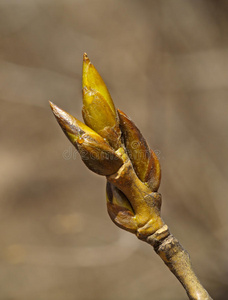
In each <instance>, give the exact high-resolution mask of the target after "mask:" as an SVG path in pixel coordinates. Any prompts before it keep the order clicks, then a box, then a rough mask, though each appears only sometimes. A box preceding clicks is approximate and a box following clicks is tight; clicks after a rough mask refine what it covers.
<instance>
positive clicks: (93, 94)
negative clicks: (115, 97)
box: [82, 53, 121, 150]
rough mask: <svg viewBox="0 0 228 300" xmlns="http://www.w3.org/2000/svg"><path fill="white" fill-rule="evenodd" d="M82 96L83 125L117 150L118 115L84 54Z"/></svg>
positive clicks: (99, 78) (119, 135)
mask: <svg viewBox="0 0 228 300" xmlns="http://www.w3.org/2000/svg"><path fill="white" fill-rule="evenodd" d="M82 96H83V108H82V115H83V119H84V121H85V124H86V125H87V126H89V127H90V128H92V129H93V130H94V131H96V132H97V133H98V134H99V135H100V136H102V137H103V138H104V139H106V140H107V141H108V142H109V144H110V145H111V146H112V147H113V148H114V149H115V150H117V149H118V148H119V147H120V146H121V142H120V137H121V132H120V129H119V119H118V114H117V112H116V108H115V106H114V103H113V101H112V98H111V96H110V94H109V91H108V89H107V87H106V85H105V83H104V81H103V79H102V78H101V76H100V74H99V73H98V71H97V70H96V68H95V67H94V65H93V64H92V63H91V62H90V60H89V58H88V56H87V54H86V53H84V56H83V69H82Z"/></svg>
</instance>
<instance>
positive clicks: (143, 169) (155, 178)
mask: <svg viewBox="0 0 228 300" xmlns="http://www.w3.org/2000/svg"><path fill="white" fill-rule="evenodd" d="M118 113H119V120H120V128H121V131H122V133H123V138H124V143H125V147H126V149H127V153H128V156H129V158H130V160H131V162H132V165H133V167H134V170H135V173H136V174H137V176H138V177H139V179H140V180H141V181H142V182H145V183H146V184H147V185H148V186H149V187H150V189H151V190H152V191H157V190H158V188H159V184H160V178H161V170H160V164H159V160H158V158H157V156H156V154H155V153H154V152H153V151H152V150H150V148H149V146H148V144H147V142H146V140H145V139H144V137H143V135H142V134H141V132H140V131H139V129H138V128H137V127H136V125H135V124H134V123H133V121H132V120H131V119H130V118H129V117H128V116H127V115H126V114H125V113H123V112H122V111H121V110H118Z"/></svg>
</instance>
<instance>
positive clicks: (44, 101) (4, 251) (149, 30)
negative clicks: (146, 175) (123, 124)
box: [0, 0, 228, 300]
mask: <svg viewBox="0 0 228 300" xmlns="http://www.w3.org/2000/svg"><path fill="white" fill-rule="evenodd" d="M0 43H1V44H0V101H1V118H0V132H1V135H0V139H1V144H0V145H1V147H0V153H1V168H0V170H1V180H0V193H1V197H0V200H1V209H0V219H1V221H0V224H1V226H0V235H1V248H0V258H1V267H0V299H1V300H26V299H29V300H33V299H34V300H43V299H48V300H52V299H53V300H54V299H55V300H62V299H64V300H117V299H118V300H129V299H131V300H141V299H155V300H160V299H161V300H166V299H167V300H181V299H187V297H186V295H185V292H184V290H183V289H182V287H181V285H180V284H179V283H178V281H177V280H176V279H175V277H174V276H173V275H172V274H171V273H170V272H169V271H168V269H167V268H166V266H165V265H164V264H163V263H162V261H160V258H159V257H157V256H156V254H155V253H154V252H153V249H152V248H151V247H150V246H148V245H147V244H144V243H142V242H140V241H138V240H137V238H135V236H133V235H131V234H129V233H127V232H124V231H121V230H120V229H118V228H117V227H115V225H114V224H113V223H112V222H111V221H110V219H109V217H108V215H107V213H106V204H105V191H104V190H105V180H104V178H102V177H101V176H98V175H95V174H93V173H92V172H90V171H89V170H87V169H86V168H85V167H84V165H83V163H82V162H81V160H80V158H79V156H78V154H76V152H75V151H74V150H73V148H72V147H71V146H70V143H69V142H68V141H67V139H66V138H65V137H64V135H63V133H62V132H61V130H60V128H59V126H58V124H57V123H56V121H55V119H54V117H53V116H52V113H51V110H50V108H49V105H48V100H52V101H53V102H54V103H56V104H57V105H59V106H60V107H62V108H63V109H65V110H67V111H69V112H70V113H72V114H73V115H75V116H76V117H78V118H81V113H80V111H81V106H82V104H81V66H82V55H83V52H84V51H86V52H87V53H88V55H89V57H90V59H91V60H92V62H93V63H94V64H95V66H96V67H97V69H98V70H99V72H100V73H101V75H102V77H103V78H104V80H105V82H106V84H107V86H108V87H109V89H110V92H111V94H112V97H113V99H114V101H115V104H116V106H117V107H118V108H120V109H122V110H124V111H125V112H126V113H127V114H128V115H129V116H131V118H132V119H133V120H134V121H135V123H136V124H137V125H138V127H139V128H140V129H141V131H142V132H143V134H144V135H145V137H146V138H147V140H148V142H149V144H150V145H151V147H152V148H153V149H154V150H156V151H157V154H158V156H159V158H160V162H161V165H162V172H163V173H162V174H163V177H162V184H161V188H160V192H161V193H162V195H163V206H162V215H163V218H164V219H165V221H166V222H167V224H168V225H169V226H170V229H171V231H172V232H173V234H174V235H175V236H176V237H177V238H178V239H179V240H180V241H181V243H182V244H183V246H184V247H185V248H186V249H188V251H189V253H190V254H191V258H192V262H193V265H194V267H195V270H196V272H197V274H198V275H199V277H200V279H201V281H202V283H203V284H204V285H205V286H206V288H207V289H208V290H209V292H210V293H211V295H212V296H213V297H214V298H215V299H220V300H222V299H227V294H228V284H227V282H228V258H227V248H228V244H227V240H228V239H227V233H228V214H227V203H228V201H227V192H228V188H227V179H228V168H227V150H228V140H227V131H228V118H227V115H228V94H227V88H228V2H227V1H226V0H217V1H212V0H211V1H210V0H208V1H206V0H205V1H203V0H202V1H197V0H192V1H190V0H185V1H183V0H173V1H171V0H170V1H168V0H166V1H163V0H161V1H149V0H148V1H139V0H137V1H136V0H122V1H120V0H107V1H104V0H103V1H102V0H85V1H83V0H75V1H74V0H65V1H63V0H62V1H60V0H29V1H28V0H20V1H16V0H0Z"/></svg>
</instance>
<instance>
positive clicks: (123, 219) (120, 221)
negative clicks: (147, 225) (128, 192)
mask: <svg viewBox="0 0 228 300" xmlns="http://www.w3.org/2000/svg"><path fill="white" fill-rule="evenodd" d="M106 198H107V209H108V214H109V216H110V218H111V220H112V221H113V222H114V223H115V224H116V225H117V226H119V227H120V228H122V229H125V230H127V231H130V232H132V233H136V232H137V228H138V226H137V222H136V218H135V214H134V211H133V209H132V206H131V204H130V202H129V201H128V199H127V197H126V196H125V195H124V194H123V193H122V192H121V191H120V190H119V189H117V188H116V187H115V186H114V185H113V184H111V183H109V182H107V185H106Z"/></svg>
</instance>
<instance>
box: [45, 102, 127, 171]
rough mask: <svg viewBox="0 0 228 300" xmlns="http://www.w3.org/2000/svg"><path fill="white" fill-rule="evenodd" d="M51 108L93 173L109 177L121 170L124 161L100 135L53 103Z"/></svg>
mask: <svg viewBox="0 0 228 300" xmlns="http://www.w3.org/2000/svg"><path fill="white" fill-rule="evenodd" d="M50 106H51V109H52V111H53V113H54V115H55V117H56V119H57V121H58V123H59V125H60V127H61V128H62V130H63V131H64V133H65V134H66V136H67V137H68V139H69V140H70V141H71V143H72V144H73V145H74V146H75V147H76V149H77V150H78V152H79V154H80V155H81V158H82V160H83V162H84V163H85V164H86V166H87V167H88V168H89V169H90V170H91V171H93V172H95V173H97V174H100V175H105V176H107V175H111V174H114V173H115V172H117V171H118V170H119V168H120V167H121V166H122V164H123V160H122V159H121V158H120V157H119V156H118V155H117V154H116V153H115V151H114V150H113V149H112V148H111V147H110V145H109V144H108V143H107V142H106V141H105V140H104V139H103V138H102V137H101V136H100V135H99V134H97V133H96V132H95V131H93V130H92V129H91V128H89V127H88V126H86V125H85V124H83V123H82V122H80V121H79V120H77V119H76V118H74V117H73V116H71V115H70V114H68V113H67V112H65V111H64V110H62V109H60V108H59V107H58V106H56V105H55V104H53V103H52V102H50Z"/></svg>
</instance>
